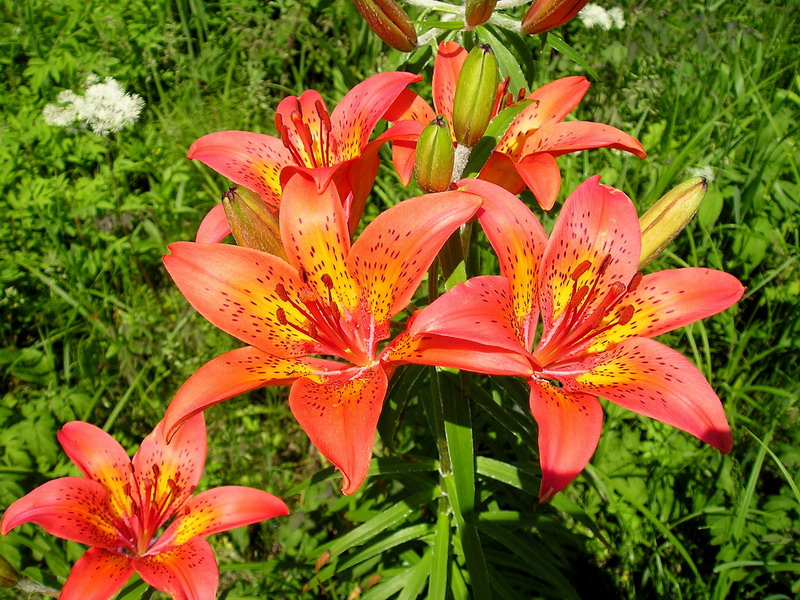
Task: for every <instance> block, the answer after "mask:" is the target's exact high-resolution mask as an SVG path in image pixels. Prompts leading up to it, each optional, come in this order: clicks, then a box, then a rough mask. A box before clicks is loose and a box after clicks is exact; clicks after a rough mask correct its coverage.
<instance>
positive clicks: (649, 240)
mask: <svg viewBox="0 0 800 600" xmlns="http://www.w3.org/2000/svg"><path fill="white" fill-rule="evenodd" d="M707 189H708V184H707V183H706V180H705V179H704V178H703V177H693V178H692V179H690V180H688V181H684V182H683V183H682V184H680V185H679V186H677V187H675V188H673V189H671V190H670V191H669V192H667V193H666V194H665V195H664V197H663V198H661V200H659V201H658V202H656V203H655V204H654V205H653V207H652V208H651V209H650V210H648V211H647V212H646V213H645V214H643V215H642V216H641V218H640V219H639V227H640V229H641V230H642V254H641V258H640V259H639V268H640V269H641V268H642V267H645V266H647V265H648V264H650V263H651V262H652V261H653V260H655V258H656V257H657V256H658V255H659V254H661V252H662V251H663V250H664V248H666V247H667V245H668V244H669V243H670V242H671V241H672V240H674V239H675V237H676V236H677V235H678V234H679V233H680V232H681V231H683V228H684V227H686V225H687V224H688V223H689V221H691V220H692V217H694V215H695V213H696V212H697V208H698V207H699V206H700V202H701V201H702V200H703V196H705V193H706V190H707Z"/></svg>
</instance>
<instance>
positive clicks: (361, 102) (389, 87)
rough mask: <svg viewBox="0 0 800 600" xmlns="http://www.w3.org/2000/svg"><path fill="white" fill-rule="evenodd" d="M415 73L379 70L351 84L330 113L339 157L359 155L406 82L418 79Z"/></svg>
mask: <svg viewBox="0 0 800 600" xmlns="http://www.w3.org/2000/svg"><path fill="white" fill-rule="evenodd" d="M421 79H422V77H420V76H419V75H415V74H414V73H403V72H399V71H392V72H388V73H378V74H377V75H373V76H372V77H369V78H368V79H365V80H364V81H362V82H361V83H359V84H358V85H356V86H355V87H353V88H352V89H351V90H350V91H349V92H347V94H345V97H344V98H342V101H341V102H340V103H339V104H338V105H337V106H336V108H334V109H333V114H331V127H332V134H333V135H334V137H335V139H336V142H337V147H338V157H339V160H340V161H343V160H347V159H349V158H353V157H355V156H358V155H359V154H360V153H361V150H362V149H363V148H364V146H366V145H367V142H368V141H369V138H370V136H371V135H372V131H373V130H374V129H375V125H377V123H378V121H379V120H380V119H381V118H382V117H383V116H384V113H385V112H386V111H387V110H388V109H389V108H390V107H391V106H392V104H393V103H394V102H395V100H397V98H398V96H399V95H400V94H401V93H403V91H404V90H405V88H406V86H408V85H410V84H412V83H414V82H416V81H420V80H421Z"/></svg>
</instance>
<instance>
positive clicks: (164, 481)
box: [132, 414, 207, 530]
mask: <svg viewBox="0 0 800 600" xmlns="http://www.w3.org/2000/svg"><path fill="white" fill-rule="evenodd" d="M166 433H167V432H166V430H165V429H164V421H161V422H159V423H158V425H156V427H155V429H154V430H153V431H152V432H150V434H148V436H147V437H146V438H144V440H143V441H142V445H141V446H140V447H139V450H138V451H137V452H136V454H135V455H134V456H133V460H132V462H133V467H134V470H135V472H136V480H137V483H138V484H139V493H140V494H142V496H146V497H149V498H150V500H149V502H150V503H151V504H152V505H155V506H162V507H164V509H163V510H162V512H161V515H160V521H159V523H158V525H154V526H153V529H154V530H155V529H157V528H158V527H160V526H161V525H163V524H164V523H165V522H166V521H167V520H169V519H170V518H171V517H172V515H174V514H175V512H176V511H177V510H178V509H179V508H181V506H183V503H184V502H186V500H187V499H188V498H189V497H191V495H192V493H193V492H194V490H195V488H196V487H197V484H198V483H199V482H200V477H201V476H202V475H203V466H204V465H205V462H206V445H207V444H206V424H205V421H204V420H203V415H202V414H199V415H196V416H194V417H192V418H191V419H188V420H187V421H186V422H185V423H184V424H183V426H182V427H181V428H180V429H178V430H177V432H175V433H174V434H173V435H172V437H171V438H170V439H169V443H167V441H166Z"/></svg>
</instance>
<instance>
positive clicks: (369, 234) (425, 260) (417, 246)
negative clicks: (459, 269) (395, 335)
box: [347, 192, 481, 324]
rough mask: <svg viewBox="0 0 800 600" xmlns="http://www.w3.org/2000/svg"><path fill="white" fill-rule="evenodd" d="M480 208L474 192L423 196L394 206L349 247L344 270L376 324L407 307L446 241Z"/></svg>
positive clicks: (377, 218)
mask: <svg viewBox="0 0 800 600" xmlns="http://www.w3.org/2000/svg"><path fill="white" fill-rule="evenodd" d="M480 205H481V199H480V197H478V196H476V195H475V194H469V193H465V192H441V193H438V194H426V195H425V196H417V197H416V198H411V199H409V200H405V201H404V202H401V203H400V204H397V205H395V206H393V207H392V208H390V209H389V210H387V211H384V212H383V213H381V214H380V215H378V216H377V217H376V218H375V220H374V221H372V223H370V224H369V226H368V227H367V228H366V229H365V230H364V232H363V233H362V234H361V235H360V236H359V238H358V240H356V242H355V244H353V248H352V249H351V251H350V255H349V256H348V257H347V267H348V270H349V271H350V272H351V273H352V274H353V277H354V278H355V279H356V280H357V281H358V283H359V285H360V287H361V289H362V290H363V292H364V294H365V295H366V300H367V302H368V305H369V311H370V313H371V314H372V315H373V318H374V319H375V321H376V322H377V323H379V324H381V323H383V322H384V321H385V320H386V319H388V318H390V317H393V316H394V315H396V314H397V313H398V312H400V311H401V310H402V309H403V308H405V307H406V305H408V303H409V302H410V301H411V297H412V296H413V295H414V292H415V291H416V289H417V287H418V286H419V283H420V281H422V278H423V277H424V276H425V272H426V271H427V269H428V267H429V266H430V264H431V262H433V259H434V258H435V257H436V255H437V254H438V252H439V250H440V249H441V247H442V246H443V245H444V243H445V242H446V241H447V238H448V237H449V236H450V234H451V233H453V231H455V230H456V229H457V228H458V227H459V226H460V225H463V224H464V223H466V222H467V221H468V220H469V218H470V217H472V215H473V214H475V211H476V210H477V209H478V207H479V206H480Z"/></svg>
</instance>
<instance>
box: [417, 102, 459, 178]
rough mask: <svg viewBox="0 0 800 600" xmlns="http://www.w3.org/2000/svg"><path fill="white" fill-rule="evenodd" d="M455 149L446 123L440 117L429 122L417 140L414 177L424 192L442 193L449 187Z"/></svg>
mask: <svg viewBox="0 0 800 600" xmlns="http://www.w3.org/2000/svg"><path fill="white" fill-rule="evenodd" d="M454 158H455V148H453V138H451V137H450V128H449V127H448V126H447V121H445V120H444V118H442V117H441V116H438V117H436V118H435V119H434V120H433V121H431V123H430V125H428V126H427V127H426V128H425V129H423V130H422V133H421V134H419V140H417V158H416V162H415V163H414V175H415V176H416V178H417V183H418V184H419V187H421V188H422V189H423V190H425V191H426V192H443V191H445V190H446V189H447V188H449V187H450V181H451V177H452V175H453V160H454Z"/></svg>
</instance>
